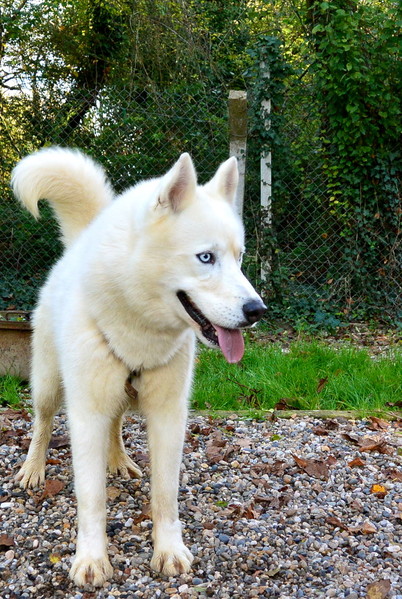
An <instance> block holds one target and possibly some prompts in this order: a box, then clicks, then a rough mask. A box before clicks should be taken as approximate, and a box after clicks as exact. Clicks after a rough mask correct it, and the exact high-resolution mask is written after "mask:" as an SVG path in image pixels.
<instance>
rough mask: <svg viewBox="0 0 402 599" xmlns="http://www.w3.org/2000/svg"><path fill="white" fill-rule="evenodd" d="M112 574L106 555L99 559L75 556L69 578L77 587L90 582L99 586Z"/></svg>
mask: <svg viewBox="0 0 402 599" xmlns="http://www.w3.org/2000/svg"><path fill="white" fill-rule="evenodd" d="M112 575H113V568H112V565H111V563H110V562H109V559H108V557H107V556H105V557H103V558H101V559H92V558H90V557H79V556H78V555H77V556H76V557H75V559H74V562H73V565H72V567H71V570H70V578H71V579H72V580H73V581H74V583H75V584H76V585H77V586H78V587H83V586H85V585H87V584H90V585H92V586H94V587H101V586H102V585H103V584H104V583H105V582H106V580H108V579H109V578H111V577H112Z"/></svg>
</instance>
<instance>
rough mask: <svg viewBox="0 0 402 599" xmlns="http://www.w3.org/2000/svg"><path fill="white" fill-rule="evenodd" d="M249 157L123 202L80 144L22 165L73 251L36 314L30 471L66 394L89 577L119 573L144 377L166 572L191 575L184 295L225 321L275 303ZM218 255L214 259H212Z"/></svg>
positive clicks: (96, 579) (187, 166) (177, 175)
mask: <svg viewBox="0 0 402 599" xmlns="http://www.w3.org/2000/svg"><path fill="white" fill-rule="evenodd" d="M237 180H238V174H237V163H236V160H235V159H233V158H232V159H229V160H227V161H226V162H224V163H223V164H222V165H221V166H220V168H219V169H218V171H217V173H216V174H215V176H214V177H213V179H212V180H211V181H210V182H209V183H208V184H206V185H205V186H203V187H200V186H197V180H196V173H195V170H194V166H193V164H192V161H191V158H190V157H189V155H188V154H182V156H181V157H180V158H179V160H178V161H177V162H176V164H175V165H174V166H173V168H172V169H171V170H170V171H169V172H168V173H167V174H166V175H165V176H163V177H161V178H159V179H152V180H149V181H145V182H142V183H140V184H138V185H137V186H135V187H132V188H130V189H128V190H127V191H126V192H125V193H123V194H122V195H120V196H119V197H117V198H116V199H114V198H113V192H112V189H111V186H110V184H109V183H108V181H107V179H106V177H105V173H104V171H103V169H102V168H101V167H100V166H99V165H97V164H95V163H94V162H93V161H92V160H91V159H90V158H89V157H87V156H85V155H83V154H82V153H80V152H78V151H73V150H67V149H60V148H50V149H45V150H41V151H39V152H37V153H36V154H32V155H31V156H28V157H26V158H24V159H23V160H22V161H21V162H20V163H19V164H18V165H17V166H16V168H15V169H14V173H13V180H12V184H13V187H14V191H15V194H16V196H17V197H18V198H19V199H20V200H21V202H22V203H23V204H24V205H25V206H26V207H27V208H28V209H29V210H30V211H31V212H32V213H33V214H34V215H35V216H38V200H39V199H41V198H46V199H47V200H48V201H49V202H50V203H51V205H52V207H53V208H54V211H55V214H56V217H57V218H58V221H59V223H60V228H61V233H62V238H63V240H64V243H65V245H66V246H67V250H66V252H65V253H64V255H63V257H62V258H61V259H60V260H59V262H58V263H57V264H56V265H55V267H54V268H53V270H52V272H51V274H50V276H49V278H48V281H47V283H46V285H45V286H44V287H43V289H42V291H41V294H40V299H39V303H38V307H37V308H36V311H35V313H34V318H33V325H34V335H33V362H32V381H31V382H32V393H33V399H34V406H35V422H34V430H33V438H32V442H31V445H30V448H29V451H28V456H27V459H26V461H25V462H24V464H23V466H22V468H21V470H20V472H19V473H18V475H17V479H18V480H19V481H20V484H21V485H22V486H23V487H35V486H37V485H38V484H41V483H43V481H44V477H45V461H46V457H45V454H46V449H47V446H48V442H49V439H50V437H51V431H52V422H53V417H54V414H55V413H56V411H57V410H58V408H59V407H60V403H61V400H62V396H64V397H65V401H66V406H67V411H68V418H69V427H70V435H71V444H72V452H73V466H74V476H75V489H76V495H77V502H78V524H79V528H78V537H77V552H76V557H75V560H74V562H73V566H72V569H71V573H70V574H71V577H72V578H73V580H74V581H75V583H76V584H77V585H84V584H85V583H87V582H90V583H92V584H94V585H102V584H103V583H104V582H105V580H106V579H107V578H109V577H110V576H111V575H112V567H111V565H110V562H109V559H108V556H107V540H106V533H105V529H106V508H105V505H106V491H105V487H106V478H105V477H106V467H107V466H108V467H109V469H110V470H111V471H112V472H117V471H119V472H120V473H121V474H123V475H124V476H127V475H128V474H129V473H131V475H134V476H137V477H139V476H141V472H140V470H139V468H138V466H137V465H136V464H134V462H132V461H131V459H130V458H129V457H128V456H127V454H126V452H125V450H124V447H123V442H122V439H121V426H122V418H123V414H124V411H125V410H126V408H127V407H128V397H127V395H126V393H125V392H124V387H125V381H126V380H127V378H128V377H129V375H130V373H131V372H133V371H136V372H137V373H140V376H138V377H137V379H136V382H135V386H136V388H137V390H138V407H139V409H140V410H141V411H142V413H143V414H144V415H145V417H146V420H147V433H148V442H149V449H150V455H151V481H152V494H151V495H152V497H151V512H152V520H153V540H154V554H153V557H152V561H151V566H152V567H153V568H154V569H155V570H157V571H160V572H162V573H164V574H166V575H177V574H178V573H180V572H187V571H188V570H189V569H190V566H191V562H192V559H193V558H192V555H191V553H190V552H189V551H188V549H187V548H186V547H185V546H184V544H183V541H182V535H181V525H180V522H179V519H178V507H177V490H178V481H179V469H180V462H181V455H182V447H183V442H184V434H185V423H186V418H187V398H188V395H189V391H190V386H191V380H192V369H193V366H192V365H193V357H194V347H195V338H196V336H198V337H199V338H200V339H201V340H202V341H203V342H204V343H207V344H208V342H207V341H206V339H205V338H204V337H203V335H202V332H201V331H200V327H199V325H198V324H197V323H196V322H194V320H193V319H192V318H191V317H190V316H189V314H188V313H187V311H186V310H185V309H184V307H183V306H182V304H181V303H180V302H179V300H178V298H177V295H176V293H177V291H178V290H183V291H185V292H186V293H188V294H189V296H190V297H191V299H192V301H194V303H195V304H196V305H197V306H198V308H199V309H200V310H201V311H202V312H203V314H204V315H205V316H206V317H207V318H208V320H210V321H211V322H212V323H216V324H217V325H219V326H221V327H226V328H228V329H233V328H236V327H239V326H244V313H243V306H244V304H245V303H246V302H247V301H250V300H255V301H257V302H260V303H261V300H260V299H259V297H258V295H257V294H256V292H255V291H254V289H253V288H252V286H251V285H250V283H249V282H248V281H247V280H246V278H245V277H244V275H243V274H242V273H241V270H240V260H241V254H242V252H243V229H242V225H241V222H240V220H239V218H238V216H237V215H236V214H235V210H234V206H233V203H234V197H235V192H236V186H237ZM203 252H204V253H206V252H211V253H213V254H214V257H215V261H214V263H213V264H204V263H202V262H201V260H200V259H199V255H200V254H201V253H203Z"/></svg>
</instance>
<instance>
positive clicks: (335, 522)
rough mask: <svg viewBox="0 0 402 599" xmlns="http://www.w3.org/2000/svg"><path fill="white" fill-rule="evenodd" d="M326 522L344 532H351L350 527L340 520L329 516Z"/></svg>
mask: <svg viewBox="0 0 402 599" xmlns="http://www.w3.org/2000/svg"><path fill="white" fill-rule="evenodd" d="M325 522H327V523H328V524H332V526H335V528H341V529H342V530H349V527H348V526H347V525H346V524H344V523H343V522H342V521H341V520H339V518H336V517H335V516H329V517H328V518H326V519H325Z"/></svg>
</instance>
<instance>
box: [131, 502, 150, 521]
mask: <svg viewBox="0 0 402 599" xmlns="http://www.w3.org/2000/svg"><path fill="white" fill-rule="evenodd" d="M150 519H151V504H150V503H144V504H143V506H142V510H141V513H140V514H139V515H138V516H136V517H135V518H133V522H134V524H139V523H140V522H143V521H144V520H150Z"/></svg>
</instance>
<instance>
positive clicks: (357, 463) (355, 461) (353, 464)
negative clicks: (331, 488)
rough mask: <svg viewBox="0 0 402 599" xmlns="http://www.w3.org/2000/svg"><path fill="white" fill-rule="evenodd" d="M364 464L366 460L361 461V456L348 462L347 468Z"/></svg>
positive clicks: (360, 466)
mask: <svg viewBox="0 0 402 599" xmlns="http://www.w3.org/2000/svg"><path fill="white" fill-rule="evenodd" d="M365 465H366V462H363V460H362V459H361V458H355V459H354V460H352V461H351V462H349V463H348V466H349V468H362V467H363V466H365Z"/></svg>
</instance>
